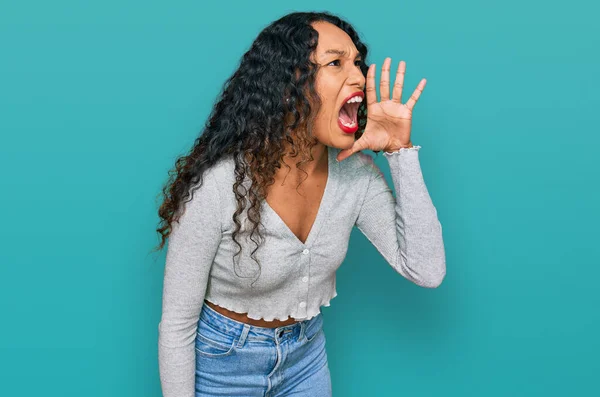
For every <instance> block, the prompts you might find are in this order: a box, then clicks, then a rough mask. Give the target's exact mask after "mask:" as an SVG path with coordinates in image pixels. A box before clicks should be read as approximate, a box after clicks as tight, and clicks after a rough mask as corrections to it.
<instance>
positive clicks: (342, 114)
mask: <svg viewBox="0 0 600 397" xmlns="http://www.w3.org/2000/svg"><path fill="white" fill-rule="evenodd" d="M339 118H340V119H342V121H343V122H344V123H346V124H352V122H353V121H354V120H353V119H352V116H350V114H349V113H348V110H347V109H346V106H342V108H341V109H340V116H339Z"/></svg>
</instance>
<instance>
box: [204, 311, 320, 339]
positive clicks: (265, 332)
mask: <svg viewBox="0 0 600 397" xmlns="http://www.w3.org/2000/svg"><path fill="white" fill-rule="evenodd" d="M200 319H204V320H205V321H207V322H208V323H210V324H211V326H213V327H215V328H218V329H219V330H220V331H221V332H224V333H227V334H232V335H241V334H242V332H243V331H244V329H247V331H246V333H247V332H248V331H252V332H253V333H254V334H256V335H261V336H265V337H269V338H275V337H276V336H279V337H281V336H282V335H283V334H287V333H289V334H290V335H302V334H304V332H305V330H306V329H307V328H308V327H309V326H311V325H312V324H313V323H320V322H322V321H323V319H322V314H321V313H319V314H317V315H316V316H314V317H312V318H310V319H308V320H301V321H298V322H296V323H293V324H288V325H284V326H281V327H276V328H268V327H259V326H256V325H251V324H246V323H242V322H240V321H237V320H234V319H232V318H229V317H227V316H225V315H223V314H221V313H219V312H217V311H216V310H214V309H213V308H212V307H210V306H209V305H207V304H206V302H204V303H203V305H202V311H201V313H200Z"/></svg>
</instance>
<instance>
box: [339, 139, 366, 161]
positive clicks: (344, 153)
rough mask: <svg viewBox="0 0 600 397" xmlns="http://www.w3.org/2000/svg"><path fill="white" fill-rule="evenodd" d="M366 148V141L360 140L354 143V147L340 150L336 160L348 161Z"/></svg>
mask: <svg viewBox="0 0 600 397" xmlns="http://www.w3.org/2000/svg"><path fill="white" fill-rule="evenodd" d="M364 146H365V145H364V140H362V139H359V140H358V141H355V142H354V145H352V147H351V148H349V149H343V150H340V152H339V153H338V155H337V157H336V160H337V161H342V160H344V159H347V158H348V157H350V156H352V155H353V154H354V153H356V152H359V151H361V150H363V149H365V147H364Z"/></svg>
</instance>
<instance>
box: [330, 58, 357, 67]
mask: <svg viewBox="0 0 600 397" xmlns="http://www.w3.org/2000/svg"><path fill="white" fill-rule="evenodd" d="M334 62H337V63H338V65H339V63H340V60H339V59H336V60H335V61H331V62H329V64H328V65H327V66H329V65H331V64H332V63H334ZM361 62H362V59H357V60H356V61H354V64H355V65H356V66H360V63H361Z"/></svg>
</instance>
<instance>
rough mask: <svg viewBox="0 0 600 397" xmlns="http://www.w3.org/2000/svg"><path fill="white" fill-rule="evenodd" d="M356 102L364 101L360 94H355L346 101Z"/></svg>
mask: <svg viewBox="0 0 600 397" xmlns="http://www.w3.org/2000/svg"><path fill="white" fill-rule="evenodd" d="M354 102H359V103H360V102H362V98H361V97H360V96H353V97H352V98H350V99H349V100H348V102H346V103H354Z"/></svg>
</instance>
